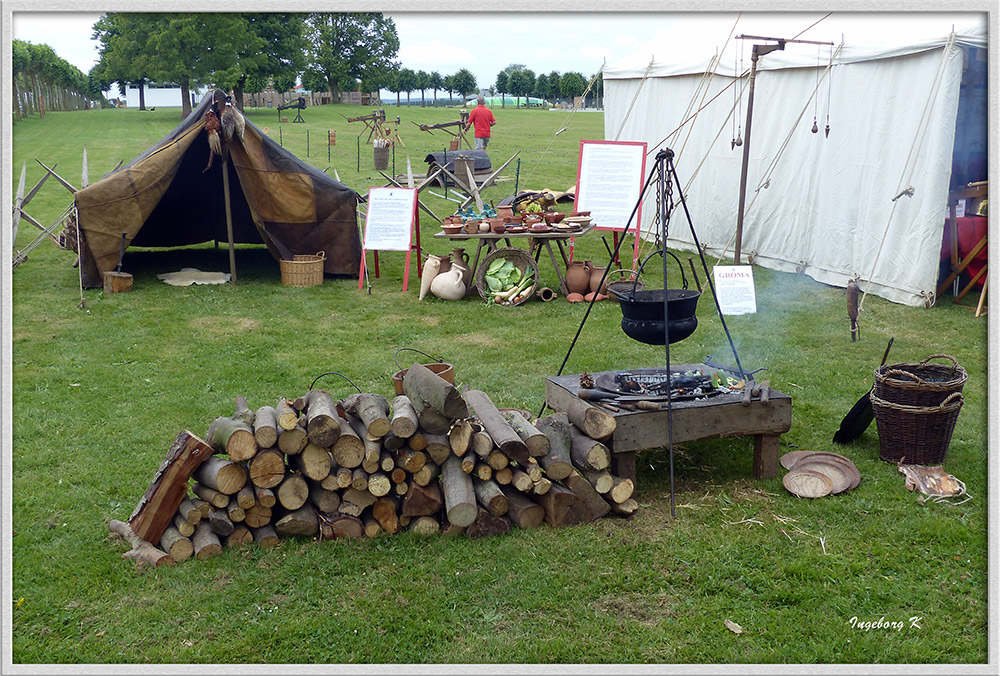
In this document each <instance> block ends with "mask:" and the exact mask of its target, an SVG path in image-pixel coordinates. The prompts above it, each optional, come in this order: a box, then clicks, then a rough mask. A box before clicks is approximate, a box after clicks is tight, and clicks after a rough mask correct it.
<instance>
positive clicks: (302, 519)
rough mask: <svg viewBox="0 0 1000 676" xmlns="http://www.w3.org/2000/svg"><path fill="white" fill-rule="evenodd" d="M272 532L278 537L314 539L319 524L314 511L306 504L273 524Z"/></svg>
mask: <svg viewBox="0 0 1000 676" xmlns="http://www.w3.org/2000/svg"><path fill="white" fill-rule="evenodd" d="M274 532H275V533H277V534H278V536H279V537H283V538H287V537H310V538H311V537H316V535H317V533H319V523H318V519H317V517H316V510H315V509H314V508H313V506H312V505H310V504H308V503H306V504H303V505H302V506H301V507H299V508H298V509H296V510H293V511H290V512H288V513H287V514H285V515H284V516H282V517H281V518H280V519H278V520H277V521H276V522H275V523H274Z"/></svg>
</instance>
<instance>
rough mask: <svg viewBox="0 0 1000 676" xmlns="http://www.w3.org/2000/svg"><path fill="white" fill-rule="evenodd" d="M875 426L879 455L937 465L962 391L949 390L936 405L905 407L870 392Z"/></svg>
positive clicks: (951, 428) (913, 462) (960, 407)
mask: <svg viewBox="0 0 1000 676" xmlns="http://www.w3.org/2000/svg"><path fill="white" fill-rule="evenodd" d="M871 401H872V410H873V411H874V412H875V424H876V425H877V426H878V450H879V457H881V458H882V459H883V460H886V461H889V462H897V463H898V462H907V463H911V464H914V465H940V464H941V462H942V461H944V456H945V453H946V452H947V451H948V445H949V444H950V443H951V435H952V432H954V431H955V422H956V421H957V420H958V414H959V411H961V410H962V402H963V398H962V395H961V393H959V392H952V393H951V394H950V395H948V397H947V398H946V399H945V400H944V401H943V402H941V403H940V404H939V405H937V406H907V405H905V404H896V403H893V402H889V401H885V400H884V399H880V398H879V397H877V396H875V394H874V393H873V394H872V395H871Z"/></svg>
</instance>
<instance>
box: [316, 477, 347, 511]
mask: <svg viewBox="0 0 1000 676" xmlns="http://www.w3.org/2000/svg"><path fill="white" fill-rule="evenodd" d="M309 499H310V500H311V501H312V503H313V506H314V507H315V508H316V509H317V510H318V511H320V512H336V511H337V510H338V509H340V493H338V492H337V491H328V490H326V489H325V488H323V487H322V486H320V485H319V484H315V483H311V484H309Z"/></svg>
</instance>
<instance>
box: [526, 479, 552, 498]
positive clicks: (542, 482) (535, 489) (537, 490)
mask: <svg viewBox="0 0 1000 676" xmlns="http://www.w3.org/2000/svg"><path fill="white" fill-rule="evenodd" d="M552 486H553V483H552V482H551V481H549V480H548V479H546V478H545V477H542V478H541V479H539V480H538V481H535V482H533V483H532V484H531V494H532V495H545V494H546V493H548V492H549V491H550V490H552Z"/></svg>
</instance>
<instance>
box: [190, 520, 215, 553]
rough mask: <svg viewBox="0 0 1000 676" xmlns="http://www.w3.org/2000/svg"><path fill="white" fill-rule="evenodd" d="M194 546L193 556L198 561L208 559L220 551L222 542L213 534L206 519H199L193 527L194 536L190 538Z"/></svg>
mask: <svg viewBox="0 0 1000 676" xmlns="http://www.w3.org/2000/svg"><path fill="white" fill-rule="evenodd" d="M191 544H192V545H193V546H194V557H195V558H196V559H198V560H199V561H204V560H205V559H210V558H212V557H213V556H216V555H218V554H221V553H222V543H221V542H220V541H219V536H218V535H216V534H215V531H213V530H212V527H211V526H210V525H209V523H208V521H199V522H198V525H197V526H196V527H195V529H194V536H192V538H191Z"/></svg>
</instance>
